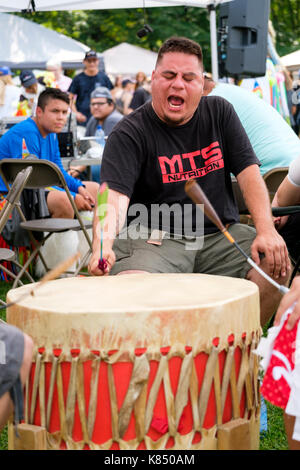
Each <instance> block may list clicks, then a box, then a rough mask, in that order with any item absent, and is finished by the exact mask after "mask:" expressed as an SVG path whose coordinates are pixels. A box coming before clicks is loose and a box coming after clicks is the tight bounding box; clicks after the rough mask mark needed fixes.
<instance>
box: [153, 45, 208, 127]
mask: <svg viewBox="0 0 300 470" xmlns="http://www.w3.org/2000/svg"><path fill="white" fill-rule="evenodd" d="M202 94H203V72H202V66H201V64H200V63H199V61H198V58H197V57H196V56H195V55H192V54H184V53H182V52H168V53H166V54H164V56H163V58H162V60H161V61H160V63H158V64H157V67H156V69H155V70H154V71H153V73H152V105H153V108H154V110H155V112H156V114H157V115H158V117H159V118H160V119H161V120H162V121H164V122H165V123H167V124H169V125H172V126H179V125H182V124H185V123H186V122H188V121H189V120H190V119H191V118H192V116H193V114H194V112H195V111H196V108H197V106H198V104H199V101H200V99H201V96H202Z"/></svg>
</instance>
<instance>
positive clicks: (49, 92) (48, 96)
mask: <svg viewBox="0 0 300 470" xmlns="http://www.w3.org/2000/svg"><path fill="white" fill-rule="evenodd" d="M50 100H61V101H64V102H65V103H67V104H70V99H69V96H68V94H67V93H65V92H64V91H61V90H60V89H59V88H46V90H44V91H42V93H41V94H40V96H39V98H38V102H37V105H38V107H39V108H41V109H42V110H43V111H44V109H45V106H46V105H47V104H48V102H49V101H50Z"/></svg>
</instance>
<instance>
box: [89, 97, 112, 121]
mask: <svg viewBox="0 0 300 470" xmlns="http://www.w3.org/2000/svg"><path fill="white" fill-rule="evenodd" d="M90 109H91V113H92V115H93V116H94V118H95V119H98V120H103V119H105V118H106V117H107V116H108V115H109V114H110V113H111V112H112V110H113V105H112V104H108V102H107V99H106V98H92V99H91V102H90Z"/></svg>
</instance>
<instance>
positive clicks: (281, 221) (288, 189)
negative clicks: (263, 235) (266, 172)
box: [272, 156, 300, 230]
mask: <svg viewBox="0 0 300 470" xmlns="http://www.w3.org/2000/svg"><path fill="white" fill-rule="evenodd" d="M297 204H300V156H298V158H296V159H295V160H293V161H292V163H291V164H290V168H289V173H288V175H287V176H286V177H285V178H284V180H283V181H282V182H281V184H280V186H279V187H278V189H277V191H276V193H275V196H274V198H273V201H272V207H286V206H293V205H297ZM287 220H288V216H283V217H277V218H276V220H275V224H276V228H277V230H279V229H281V228H282V227H283V226H284V225H285V224H286V222H287Z"/></svg>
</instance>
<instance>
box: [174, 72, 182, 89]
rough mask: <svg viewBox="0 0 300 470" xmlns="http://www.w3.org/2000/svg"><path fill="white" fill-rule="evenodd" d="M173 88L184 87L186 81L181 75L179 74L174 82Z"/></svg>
mask: <svg viewBox="0 0 300 470" xmlns="http://www.w3.org/2000/svg"><path fill="white" fill-rule="evenodd" d="M172 86H173V87H174V88H183V87H184V80H183V78H182V76H181V75H180V74H177V75H176V77H175V78H174V80H173V81H172Z"/></svg>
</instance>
